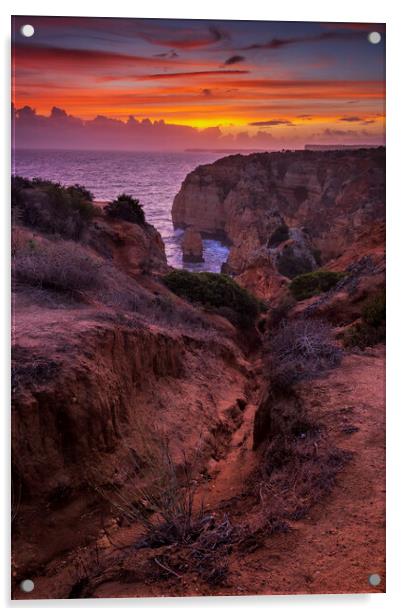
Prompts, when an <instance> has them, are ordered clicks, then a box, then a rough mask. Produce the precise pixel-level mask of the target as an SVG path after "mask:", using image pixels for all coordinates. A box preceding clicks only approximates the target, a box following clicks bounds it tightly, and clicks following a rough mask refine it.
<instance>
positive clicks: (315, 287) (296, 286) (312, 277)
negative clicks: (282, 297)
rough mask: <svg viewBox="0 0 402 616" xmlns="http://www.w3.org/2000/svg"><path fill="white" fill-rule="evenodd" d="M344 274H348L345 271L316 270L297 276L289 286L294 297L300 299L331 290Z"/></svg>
mask: <svg viewBox="0 0 402 616" xmlns="http://www.w3.org/2000/svg"><path fill="white" fill-rule="evenodd" d="M344 276H346V274H345V273H344V272H330V271H326V270H316V271H315V272H309V273H307V274H300V276H296V278H293V280H292V282H291V283H290V285H289V288H290V291H291V293H292V295H293V297H294V298H295V299H297V300H298V301H299V300H303V299H307V298H309V297H313V296H314V295H319V294H320V293H325V292H326V291H329V290H330V289H332V287H334V286H335V285H336V284H337V283H338V282H339V281H340V280H342V278H343V277H344Z"/></svg>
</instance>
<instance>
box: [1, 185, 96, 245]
mask: <svg viewBox="0 0 402 616" xmlns="http://www.w3.org/2000/svg"><path fill="white" fill-rule="evenodd" d="M92 200H93V195H92V193H91V192H90V191H88V190H87V189H86V188H84V187H83V186H80V185H79V184H75V185H74V186H68V187H65V186H62V185H61V184H59V183H57V182H51V181H48V180H42V179H40V178H34V179H33V180H28V179H26V178H23V177H20V176H13V177H12V179H11V206H12V210H13V218H14V219H15V220H17V221H18V222H21V223H22V224H24V225H27V226H29V227H33V228H36V229H39V230H40V231H44V232H45V233H54V234H58V235H60V236H62V237H65V238H68V239H74V240H77V239H79V238H80V237H81V235H82V232H83V231H84V230H85V228H86V227H87V225H88V222H89V221H90V220H91V219H92V217H93V216H94V214H95V212H96V208H95V206H94V205H93V203H92Z"/></svg>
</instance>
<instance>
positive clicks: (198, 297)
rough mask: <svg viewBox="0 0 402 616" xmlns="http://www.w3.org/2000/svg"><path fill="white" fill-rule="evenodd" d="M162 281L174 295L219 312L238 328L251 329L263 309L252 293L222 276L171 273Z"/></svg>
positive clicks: (178, 271)
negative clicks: (248, 327)
mask: <svg viewBox="0 0 402 616" xmlns="http://www.w3.org/2000/svg"><path fill="white" fill-rule="evenodd" d="M163 281H164V283H165V284H166V286H167V287H168V288H169V289H170V290H171V291H173V293H176V295H179V296H180V297H183V298H185V299H187V300H188V301H190V302H193V303H195V304H201V305H202V306H205V307H206V308H209V309H212V310H215V311H217V312H219V311H221V312H222V315H223V316H227V317H228V318H229V320H231V321H232V322H234V323H235V324H236V325H240V326H241V327H247V326H250V325H252V324H253V323H254V320H255V318H256V317H257V316H258V314H259V313H260V312H261V310H262V308H263V307H262V305H261V303H260V302H259V301H258V300H257V299H256V298H255V297H254V296H253V295H251V293H249V292H248V291H246V289H243V288H242V287H240V286H239V285H238V284H237V283H236V282H235V281H234V280H232V278H230V277H229V276H226V275H224V274H213V273H211V272H200V273H193V272H188V271H186V270H174V271H172V272H169V274H167V275H166V276H164V278H163Z"/></svg>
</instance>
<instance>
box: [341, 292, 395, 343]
mask: <svg viewBox="0 0 402 616" xmlns="http://www.w3.org/2000/svg"><path fill="white" fill-rule="evenodd" d="M385 308H386V305H385V291H381V292H380V293H377V294H375V295H373V296H372V297H369V298H368V299H367V300H366V302H365V303H364V305H363V308H362V320H361V322H360V323H356V325H353V327H351V328H350V329H349V330H348V331H347V333H346V335H345V338H344V344H345V346H346V347H349V348H353V347H358V348H360V349H365V348H366V347H368V346H375V345H376V344H379V343H380V342H384V341H385V334H386V328H385V316H386V315H385Z"/></svg>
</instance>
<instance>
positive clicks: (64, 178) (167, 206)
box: [12, 150, 228, 272]
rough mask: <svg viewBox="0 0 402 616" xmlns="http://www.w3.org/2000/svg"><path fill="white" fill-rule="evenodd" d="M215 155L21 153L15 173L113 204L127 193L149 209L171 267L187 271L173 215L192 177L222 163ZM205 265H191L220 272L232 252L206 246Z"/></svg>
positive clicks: (16, 158) (209, 242) (216, 245)
mask: <svg viewBox="0 0 402 616" xmlns="http://www.w3.org/2000/svg"><path fill="white" fill-rule="evenodd" d="M222 156H223V155H222V154H216V153H213V152H115V151H113V152H112V151H111V152H104V151H102V152H101V151H82V150H76V151H72V150H18V151H16V152H14V154H13V165H12V168H13V173H15V174H18V175H22V176H24V177H28V178H33V177H41V178H44V179H48V180H53V181H56V182H60V183H61V184H67V185H69V184H76V183H77V184H83V185H84V186H85V187H86V188H88V189H89V190H90V191H91V192H92V193H93V194H94V196H95V199H99V200H109V199H113V198H115V197H117V195H119V194H120V193H122V192H125V193H128V194H131V195H133V197H135V198H137V199H139V200H140V202H141V203H142V205H143V206H144V211H145V215H146V219H147V221H148V222H149V223H151V224H152V225H154V226H155V227H156V228H157V229H158V231H159V232H160V234H161V235H162V238H163V241H164V243H165V250H166V255H167V259H168V263H169V264H170V265H172V266H173V267H177V268H183V261H182V252H181V248H180V240H181V236H182V234H183V231H182V230H181V229H176V230H175V229H173V225H172V218H171V209H172V204H173V199H174V197H175V195H176V194H177V193H178V191H179V190H180V186H181V183H182V182H183V180H184V179H185V177H186V175H187V173H189V172H190V171H192V170H193V169H194V168H195V167H197V166H198V165H202V164H204V163H211V162H213V161H214V160H217V159H218V158H220V157H222ZM203 244H204V259H205V262H204V263H201V264H198V263H197V264H188V263H186V264H185V268H186V269H191V270H192V271H210V272H219V271H220V268H221V264H222V263H223V262H224V261H225V260H226V258H227V255H228V248H227V247H226V246H224V245H223V244H221V242H218V241H215V240H209V239H208V240H207V239H204V240H203Z"/></svg>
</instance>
